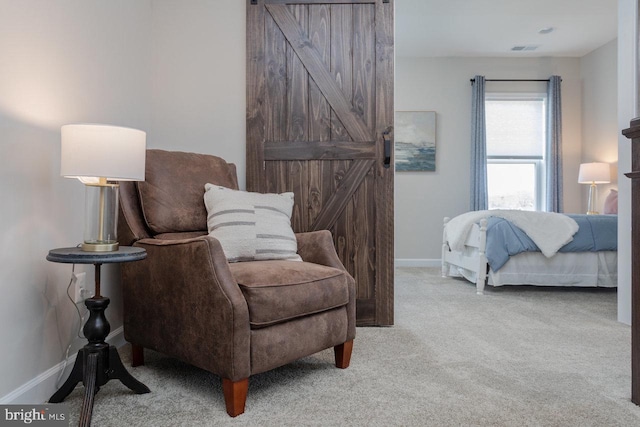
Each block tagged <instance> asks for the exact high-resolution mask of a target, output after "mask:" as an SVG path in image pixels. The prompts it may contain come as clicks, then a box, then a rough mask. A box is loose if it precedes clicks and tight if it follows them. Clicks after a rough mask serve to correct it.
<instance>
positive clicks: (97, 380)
mask: <svg viewBox="0 0 640 427" xmlns="http://www.w3.org/2000/svg"><path fill="white" fill-rule="evenodd" d="M85 305H86V306H87V308H88V309H89V310H90V312H91V314H90V316H89V319H88V320H87V322H86V323H85V325H84V328H83V331H84V335H85V337H87V339H88V340H89V343H88V344H87V345H85V346H84V347H83V348H81V349H80V350H79V351H78V356H77V358H76V362H75V364H74V365H73V369H72V370H71V374H70V375H69V378H68V379H67V381H65V383H64V384H63V385H62V387H60V389H59V390H58V391H56V392H55V393H54V394H53V396H51V398H49V402H50V403H59V402H62V401H63V400H64V399H65V398H66V397H67V396H68V395H69V394H70V393H71V392H72V391H73V389H74V388H75V387H76V385H77V384H78V383H79V382H80V381H82V382H83V384H84V386H85V393H84V400H83V403H82V410H81V413H80V423H79V425H80V426H88V425H90V424H91V414H92V412H93V398H94V396H95V394H96V393H97V392H98V391H99V390H100V387H101V386H103V385H104V384H106V383H107V382H108V381H109V380H114V379H117V380H120V382H121V383H122V384H124V385H125V386H127V387H128V388H130V389H131V390H132V391H134V392H135V393H137V394H143V393H149V392H150V390H149V388H148V387H147V386H146V385H144V384H142V383H141V382H140V381H138V380H136V379H135V378H133V377H132V376H131V374H130V373H129V372H128V371H127V369H126V368H125V367H124V365H123V364H122V360H121V359H120V355H119V354H118V350H117V349H116V348H115V347H114V346H112V345H109V344H107V343H106V342H105V339H106V338H107V335H109V330H110V329H111V326H110V325H109V322H108V321H107V319H106V317H105V315H104V310H105V309H106V308H107V306H108V305H109V298H106V297H102V296H95V297H93V298H89V299H87V300H86V301H85Z"/></svg>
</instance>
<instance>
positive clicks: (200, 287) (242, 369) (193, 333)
mask: <svg viewBox="0 0 640 427" xmlns="http://www.w3.org/2000/svg"><path fill="white" fill-rule="evenodd" d="M134 246H138V247H142V248H145V249H146V251H147V258H146V259H145V260H143V261H139V262H135V263H127V264H123V266H122V267H123V268H122V276H123V300H124V331H125V339H126V340H127V341H130V342H132V343H134V344H138V345H141V346H142V347H148V348H152V349H155V350H157V351H160V352H162V353H165V354H168V355H171V356H175V357H178V358H180V359H182V360H184V361H186V362H188V363H191V364H193V365H195V366H198V367H200V368H202V369H206V370H207V371H210V372H213V373H215V374H218V375H220V376H222V377H224V378H229V379H231V380H234V381H235V380H239V379H243V378H247V377H248V376H249V374H250V361H249V358H248V355H249V345H250V331H249V310H248V307H247V304H246V301H245V299H244V297H243V295H242V292H241V290H240V288H239V287H238V285H237V283H236V282H235V280H234V279H233V276H232V274H231V271H230V270H229V265H228V263H227V259H226V257H225V256H224V252H223V251H222V247H221V246H220V242H218V240H216V239H215V238H213V237H210V236H201V237H197V238H192V239H181V240H161V239H152V238H147V239H141V240H139V241H137V242H136V243H135V244H134ZM242 354H245V355H247V357H245V358H241V357H238V356H239V355H242Z"/></svg>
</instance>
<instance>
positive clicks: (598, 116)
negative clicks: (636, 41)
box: [580, 40, 620, 213]
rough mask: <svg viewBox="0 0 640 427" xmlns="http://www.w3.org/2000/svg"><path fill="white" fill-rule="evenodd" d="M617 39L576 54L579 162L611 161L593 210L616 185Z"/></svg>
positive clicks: (584, 189)
mask: <svg viewBox="0 0 640 427" xmlns="http://www.w3.org/2000/svg"><path fill="white" fill-rule="evenodd" d="M617 62H618V41H617V40H614V41H612V42H610V43H607V44H606V45H604V46H602V47H600V48H598V49H596V50H594V51H593V52H591V53H589V54H588V55H585V56H584V57H582V58H580V74H581V75H582V163H587V162H605V163H609V164H611V184H601V185H598V203H597V204H596V210H597V211H598V212H600V213H602V212H603V211H604V201H605V199H606V197H607V195H608V194H609V190H610V189H612V188H613V189H617V188H618V135H619V134H620V130H619V129H618V71H617V70H618V67H617ZM588 189H589V186H588V185H583V186H582V204H581V206H582V208H583V209H585V211H586V207H587V204H588V201H589V190H588Z"/></svg>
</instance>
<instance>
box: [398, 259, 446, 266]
mask: <svg viewBox="0 0 640 427" xmlns="http://www.w3.org/2000/svg"><path fill="white" fill-rule="evenodd" d="M395 264H396V267H440V266H441V265H442V263H441V261H440V259H439V258H438V259H410V258H409V259H399V258H396V260H395Z"/></svg>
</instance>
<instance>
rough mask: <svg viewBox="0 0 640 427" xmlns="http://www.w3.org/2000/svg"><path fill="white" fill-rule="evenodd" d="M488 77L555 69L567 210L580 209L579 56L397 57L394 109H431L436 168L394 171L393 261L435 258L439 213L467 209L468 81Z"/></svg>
mask: <svg viewBox="0 0 640 427" xmlns="http://www.w3.org/2000/svg"><path fill="white" fill-rule="evenodd" d="M476 74H479V75H484V76H486V78H488V79H547V78H549V76H551V75H554V74H557V75H560V76H562V118H563V126H562V138H563V151H564V174H565V177H566V178H565V180H564V195H565V197H564V203H565V211H566V212H581V211H582V210H583V208H582V190H583V188H582V186H581V185H580V184H578V183H577V177H578V168H579V165H580V159H581V152H582V146H581V132H582V130H581V102H582V90H581V86H582V82H581V76H580V59H579V58H515V59H513V58H396V90H395V99H396V110H397V111H411V110H430V111H436V112H437V116H436V120H437V123H436V171H435V172H398V173H396V203H395V215H396V221H395V224H396V246H395V250H396V260H397V261H398V264H399V265H420V264H425V263H427V264H429V263H434V260H437V259H439V258H440V250H441V245H442V219H443V218H444V217H445V216H449V217H453V216H455V215H459V214H461V213H463V212H466V211H468V210H469V164H470V154H469V153H470V151H469V150H470V149H469V144H470V140H471V130H470V120H471V119H470V118H471V86H470V82H469V79H470V78H472V77H473V76H474V75H476ZM486 90H487V91H490V90H493V91H513V92H517V91H519V90H537V91H542V92H545V91H546V85H545V84H544V83H520V82H510V83H500V82H488V83H487V86H486Z"/></svg>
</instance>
